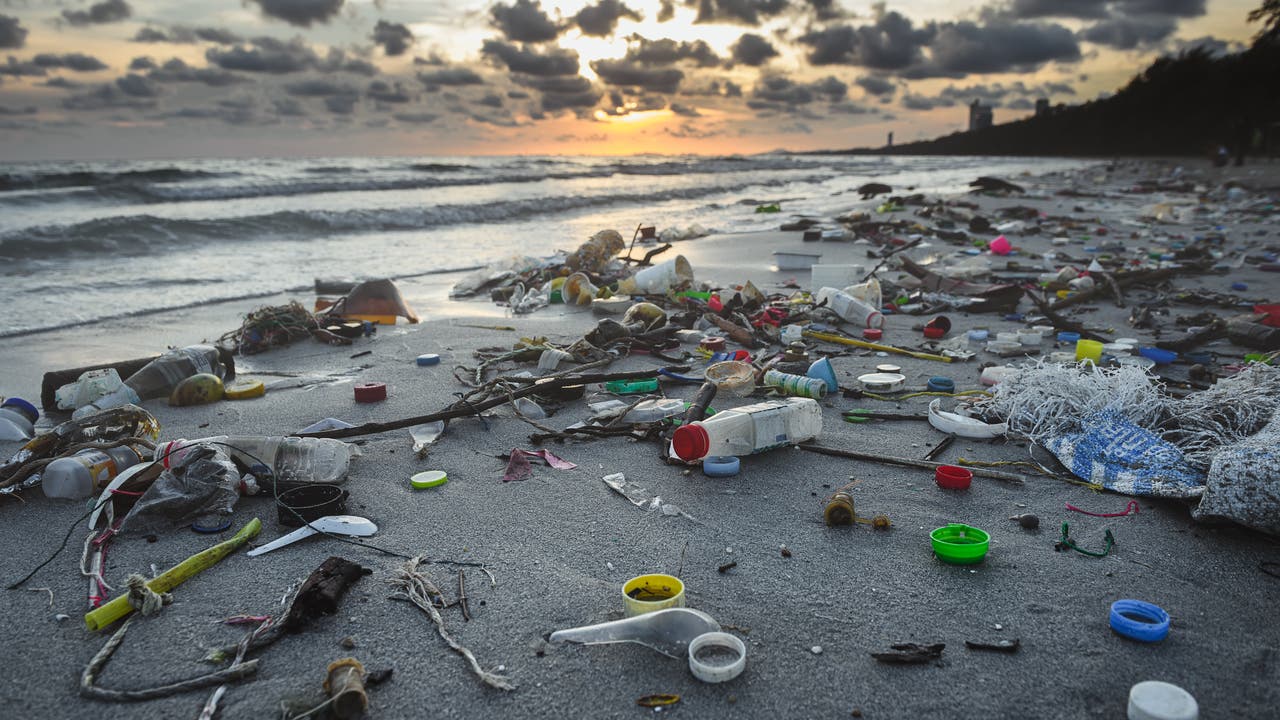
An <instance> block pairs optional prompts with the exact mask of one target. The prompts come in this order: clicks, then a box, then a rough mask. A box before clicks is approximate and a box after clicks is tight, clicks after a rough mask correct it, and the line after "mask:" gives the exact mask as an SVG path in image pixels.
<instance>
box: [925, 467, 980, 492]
mask: <svg viewBox="0 0 1280 720" xmlns="http://www.w3.org/2000/svg"><path fill="white" fill-rule="evenodd" d="M933 479H934V481H936V482H937V483H938V487H940V488H942V489H944V490H968V489H969V484H970V483H972V482H973V471H972V470H967V469H965V468H962V467H959V466H958V465H939V466H938V467H937V469H935V470H934V471H933Z"/></svg>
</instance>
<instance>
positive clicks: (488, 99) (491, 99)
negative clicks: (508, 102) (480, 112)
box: [476, 93, 505, 108]
mask: <svg viewBox="0 0 1280 720" xmlns="http://www.w3.org/2000/svg"><path fill="white" fill-rule="evenodd" d="M476 104H477V105H484V106H486V107H492V108H500V107H502V106H503V105H504V104H505V102H504V101H503V99H502V96H501V95H498V94H496V93H488V94H486V95H485V96H484V97H482V98H480V99H479V100H476Z"/></svg>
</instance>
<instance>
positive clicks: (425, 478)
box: [409, 470, 449, 490]
mask: <svg viewBox="0 0 1280 720" xmlns="http://www.w3.org/2000/svg"><path fill="white" fill-rule="evenodd" d="M447 482H449V476H448V475H446V474H445V472H444V471H443V470H427V471H426V472H420V473H418V474H417V475H414V476H413V477H411V478H409V484H410V485H412V486H413V489H415V490H425V489H427V488H433V487H437V486H440V485H443V484H445V483H447Z"/></svg>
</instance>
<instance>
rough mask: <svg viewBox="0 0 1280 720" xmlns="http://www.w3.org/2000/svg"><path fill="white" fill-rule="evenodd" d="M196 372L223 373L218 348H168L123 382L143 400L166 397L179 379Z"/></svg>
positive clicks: (209, 346)
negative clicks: (168, 349)
mask: <svg viewBox="0 0 1280 720" xmlns="http://www.w3.org/2000/svg"><path fill="white" fill-rule="evenodd" d="M199 373H212V374H214V375H217V376H218V377H220V378H225V377H226V368H224V367H223V365H222V357H221V355H220V354H219V352H218V349H217V348H215V347H213V346H212V345H192V346H191V347H184V348H178V349H177V350H170V351H169V352H167V353H165V354H163V355H161V356H160V357H158V358H156V359H155V360H152V361H151V362H149V363H147V364H146V365H144V366H143V367H142V369H141V370H139V371H138V372H136V373H134V374H133V375H130V376H129V379H128V380H125V381H124V384H125V385H127V386H128V387H130V388H132V389H133V391H134V392H135V393H137V396H138V397H139V398H141V399H142V400H150V399H151V398H158V397H169V393H171V392H173V389H174V388H175V387H177V386H178V383H180V382H182V381H183V380H185V379H187V378H189V377H191V376H192V375H197V374H199Z"/></svg>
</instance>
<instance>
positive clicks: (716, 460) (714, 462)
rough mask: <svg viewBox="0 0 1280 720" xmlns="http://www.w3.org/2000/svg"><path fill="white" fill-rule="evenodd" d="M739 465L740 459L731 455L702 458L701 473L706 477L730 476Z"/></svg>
mask: <svg viewBox="0 0 1280 720" xmlns="http://www.w3.org/2000/svg"><path fill="white" fill-rule="evenodd" d="M741 466H742V463H741V461H740V460H738V458H736V457H732V456H724V457H709V458H703V460H702V473H703V474H704V475H706V476H707V477H732V476H734V475H737V474H738V469H739V468H740V467H741Z"/></svg>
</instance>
